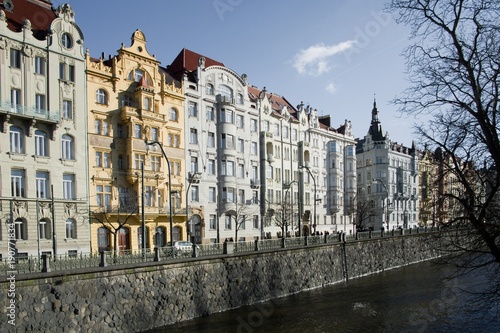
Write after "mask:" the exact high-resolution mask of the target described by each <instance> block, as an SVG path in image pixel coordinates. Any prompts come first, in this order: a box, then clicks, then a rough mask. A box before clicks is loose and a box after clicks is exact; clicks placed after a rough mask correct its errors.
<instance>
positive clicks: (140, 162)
mask: <svg viewBox="0 0 500 333" xmlns="http://www.w3.org/2000/svg"><path fill="white" fill-rule="evenodd" d="M134 161H135V169H136V170H140V169H141V166H142V165H143V164H144V155H142V154H135V155H134Z"/></svg>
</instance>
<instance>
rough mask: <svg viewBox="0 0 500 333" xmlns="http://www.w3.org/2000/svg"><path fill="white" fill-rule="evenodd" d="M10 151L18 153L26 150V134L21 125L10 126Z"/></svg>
mask: <svg viewBox="0 0 500 333" xmlns="http://www.w3.org/2000/svg"><path fill="white" fill-rule="evenodd" d="M10 152H11V153H18V154H22V153H23V152H24V134H23V132H22V130H21V129H20V128H19V127H15V126H11V128H10Z"/></svg>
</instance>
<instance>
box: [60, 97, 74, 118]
mask: <svg viewBox="0 0 500 333" xmlns="http://www.w3.org/2000/svg"><path fill="white" fill-rule="evenodd" d="M62 109H63V114H62V116H63V118H64V119H73V102H71V101H67V100H65V101H63V107H62Z"/></svg>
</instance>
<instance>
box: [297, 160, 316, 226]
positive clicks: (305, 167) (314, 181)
mask: <svg viewBox="0 0 500 333" xmlns="http://www.w3.org/2000/svg"><path fill="white" fill-rule="evenodd" d="M299 169H306V170H307V173H308V174H309V176H311V178H312V180H313V185H314V218H313V223H314V224H313V227H314V234H316V201H318V200H317V199H316V178H314V175H313V174H312V173H311V170H310V169H309V167H308V166H304V165H300V166H299Z"/></svg>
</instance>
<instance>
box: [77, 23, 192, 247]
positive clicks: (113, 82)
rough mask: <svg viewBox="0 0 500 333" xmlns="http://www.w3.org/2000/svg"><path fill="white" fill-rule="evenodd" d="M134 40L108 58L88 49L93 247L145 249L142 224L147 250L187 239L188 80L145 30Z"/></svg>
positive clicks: (137, 33)
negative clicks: (165, 61)
mask: <svg viewBox="0 0 500 333" xmlns="http://www.w3.org/2000/svg"><path fill="white" fill-rule="evenodd" d="M131 39H132V41H131V45H130V47H125V46H124V45H123V44H122V46H121V48H120V49H119V50H118V51H117V55H116V56H113V57H111V56H110V57H108V59H104V55H102V56H101V58H99V59H95V58H92V57H90V55H89V53H88V52H87V58H86V61H87V98H88V124H89V126H88V127H89V128H88V140H89V146H88V149H89V174H90V179H89V181H90V183H89V192H90V194H89V195H90V220H91V248H92V251H102V250H104V251H109V250H113V249H115V248H116V249H119V250H129V249H140V248H142V239H143V238H142V235H143V232H142V223H143V221H144V223H145V226H146V228H145V236H146V247H147V248H154V247H155V246H166V245H168V243H169V241H170V240H171V239H173V240H174V241H175V240H178V239H186V223H185V221H186V216H185V212H184V214H180V213H178V212H180V211H181V201H184V199H185V198H184V196H185V193H184V192H185V190H184V189H183V188H185V186H186V184H185V183H186V181H185V179H186V176H185V162H184V160H185V158H184V156H185V151H184V142H183V138H184V133H183V129H184V92H183V87H182V83H181V82H179V81H177V80H175V79H173V78H172V77H171V76H170V75H168V74H167V73H166V71H165V69H164V68H162V67H160V62H159V61H158V60H156V58H155V56H154V55H151V54H149V52H148V51H147V49H146V38H145V36H144V34H143V33H142V32H141V31H140V30H136V31H135V32H134V33H133V34H132V38H131ZM153 142H157V144H152V143H153ZM146 143H149V144H146ZM160 143H161V144H162V146H161V147H160ZM163 152H165V155H166V158H165V156H164V154H163ZM166 159H168V161H169V162H170V168H169V167H168V165H167V161H166ZM169 169H171V170H170V171H171V173H170V174H169ZM169 179H170V180H171V181H170V186H169ZM169 187H170V192H169ZM174 193H175V194H174ZM169 194H170V195H169ZM169 196H170V197H171V198H169ZM170 199H172V200H170ZM170 204H172V212H173V213H174V214H173V215H172V219H171V218H170V216H171V215H170ZM143 207H144V209H143ZM171 231H172V232H171ZM115 242H116V243H115Z"/></svg>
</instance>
